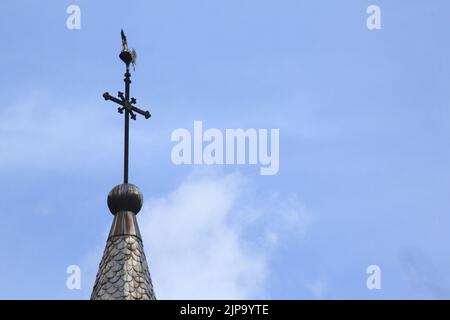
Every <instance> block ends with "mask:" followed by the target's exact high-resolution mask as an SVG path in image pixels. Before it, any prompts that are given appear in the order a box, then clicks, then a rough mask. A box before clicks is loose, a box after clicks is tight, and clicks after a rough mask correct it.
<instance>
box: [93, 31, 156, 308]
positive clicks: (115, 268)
mask: <svg viewBox="0 0 450 320" xmlns="http://www.w3.org/2000/svg"><path fill="white" fill-rule="evenodd" d="M121 36H122V51H121V53H120V55H119V57H120V59H121V60H122V61H123V62H124V63H125V66H126V71H125V79H124V81H125V95H124V94H123V93H122V92H119V93H118V97H119V98H120V99H118V98H115V97H113V96H111V95H110V94H109V93H107V92H106V93H104V94H103V98H104V99H105V100H111V101H113V102H115V103H117V104H118V105H119V108H118V112H119V113H121V114H124V118H125V134H124V176H123V184H119V185H117V186H115V187H114V188H113V189H112V190H111V191H110V193H109V195H108V207H109V210H110V211H111V213H112V214H113V215H114V220H113V223H112V226H111V230H110V232H109V236H108V239H107V241H106V248H105V251H104V252H103V257H102V260H101V262H100V266H99V270H98V273H97V277H96V279H95V284H94V289H93V290H92V295H91V299H92V300H154V299H156V297H155V293H154V291H153V285H152V280H151V278H150V271H149V268H148V265H147V260H146V258H145V253H144V247H143V243H142V238H141V234H140V232H139V226H138V223H137V220H136V215H137V214H138V212H139V211H140V210H141V208H142V204H143V202H144V198H143V196H142V193H141V191H140V190H139V188H138V187H137V186H135V185H133V184H130V183H128V150H129V119H130V116H131V119H133V120H136V113H137V114H140V115H142V116H144V117H145V118H146V119H148V118H150V113H149V112H148V111H143V110H141V109H139V108H137V107H136V106H135V103H136V99H134V98H131V99H130V84H131V80H130V77H131V74H130V70H129V66H130V63H132V64H133V66H134V64H135V61H136V52H135V50H134V49H131V50H130V49H128V44H127V39H126V36H125V33H124V32H123V30H122V31H121Z"/></svg>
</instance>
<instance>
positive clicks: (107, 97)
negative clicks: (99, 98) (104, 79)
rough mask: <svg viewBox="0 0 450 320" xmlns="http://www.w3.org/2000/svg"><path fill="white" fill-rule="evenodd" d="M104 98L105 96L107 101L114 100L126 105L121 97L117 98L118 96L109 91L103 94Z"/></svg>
mask: <svg viewBox="0 0 450 320" xmlns="http://www.w3.org/2000/svg"><path fill="white" fill-rule="evenodd" d="M103 98H104V99H105V100H106V101H108V100H111V101H113V102H115V103H117V104H120V105H121V106H125V104H124V101H123V100H120V99H117V98H116V97H113V96H112V95H110V94H109V93H108V92H105V93H104V94H103Z"/></svg>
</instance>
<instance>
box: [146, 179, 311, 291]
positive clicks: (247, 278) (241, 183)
mask: <svg viewBox="0 0 450 320" xmlns="http://www.w3.org/2000/svg"><path fill="white" fill-rule="evenodd" d="M140 215H141V217H140V221H141V232H142V236H143V239H144V242H145V245H146V246H145V248H146V253H147V257H148V259H149V262H150V267H151V272H152V277H153V281H154V285H155V288H156V293H157V296H158V298H161V299H176V298H181V299H205V298H206V299H221V298H223V299H246V298H261V297H267V292H266V284H267V281H268V278H269V277H270V257H271V254H272V253H273V250H275V248H276V247H277V244H278V243H279V241H282V240H283V238H284V237H285V236H286V235H287V233H289V232H290V233H294V234H297V233H299V232H303V231H304V229H305V226H306V225H307V224H308V223H309V221H310V215H309V213H307V211H306V210H305V208H304V206H303V205H302V204H301V203H300V202H299V201H298V200H297V199H296V197H294V196H291V197H283V196H282V195H281V194H276V193H275V194H272V195H271V196H267V195H261V194H258V193H257V192H256V191H255V189H254V188H253V186H252V184H251V182H250V181H248V180H246V179H245V178H243V177H242V176H241V175H238V174H230V175H217V174H213V175H210V174H207V175H205V174H194V175H191V176H190V177H188V178H187V179H186V180H185V181H184V182H183V183H182V184H181V185H180V186H179V187H178V188H177V189H176V190H175V191H174V192H172V193H170V194H168V195H165V196H162V197H159V198H154V199H151V200H150V201H148V204H147V205H146V206H145V208H144V209H143V212H142V213H141V214H140ZM249 235H251V236H249Z"/></svg>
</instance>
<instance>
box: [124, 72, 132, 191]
mask: <svg viewBox="0 0 450 320" xmlns="http://www.w3.org/2000/svg"><path fill="white" fill-rule="evenodd" d="M124 81H125V101H129V100H130V83H131V80H130V71H129V67H128V65H127V69H126V72H125V79H124ZM129 140H130V112H129V111H128V108H125V136H124V155H123V156H124V159H123V183H125V184H126V183H128V151H129Z"/></svg>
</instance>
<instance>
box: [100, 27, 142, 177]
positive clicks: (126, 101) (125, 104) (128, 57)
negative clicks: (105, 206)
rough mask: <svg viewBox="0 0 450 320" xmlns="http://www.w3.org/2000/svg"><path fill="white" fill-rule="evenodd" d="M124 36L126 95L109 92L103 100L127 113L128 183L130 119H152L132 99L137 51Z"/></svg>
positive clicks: (125, 174) (125, 169)
mask: <svg viewBox="0 0 450 320" xmlns="http://www.w3.org/2000/svg"><path fill="white" fill-rule="evenodd" d="M121 35H122V51H121V52H120V55H119V57H120V59H121V60H122V61H123V62H124V63H125V65H126V71H125V79H124V81H125V95H124V94H123V92H121V91H119V92H118V93H117V96H118V97H119V98H120V99H118V98H116V97H113V96H111V95H110V94H109V93H108V92H105V93H104V94H103V98H105V100H107V101H108V100H111V101H113V102H115V103H117V104H118V105H119V106H120V107H119V108H118V109H117V110H118V112H119V113H122V114H123V113H124V111H125V137H124V158H123V183H128V150H129V136H130V135H129V131H130V117H131V119H133V120H136V113H138V114H140V115H143V116H144V117H145V119H148V118H150V116H151V115H150V112H148V111H143V110H141V109H139V108H138V107H136V106H135V104H136V99H135V98H131V99H130V83H131V79H130V76H131V74H130V63H131V64H133V68H134V65H135V63H136V51H135V50H134V49H128V44H127V38H126V36H125V33H124V32H123V30H122V31H121Z"/></svg>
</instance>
